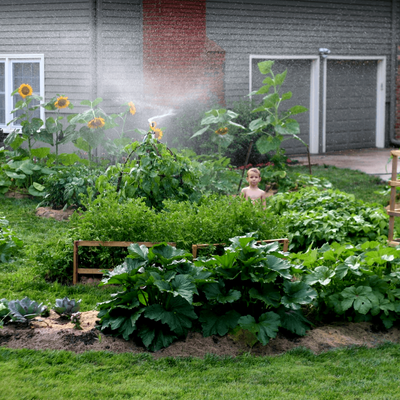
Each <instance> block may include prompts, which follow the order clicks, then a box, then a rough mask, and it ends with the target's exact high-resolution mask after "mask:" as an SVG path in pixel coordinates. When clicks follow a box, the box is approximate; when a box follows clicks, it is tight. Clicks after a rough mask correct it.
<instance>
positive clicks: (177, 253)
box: [150, 243, 192, 266]
mask: <svg viewBox="0 0 400 400" xmlns="http://www.w3.org/2000/svg"><path fill="white" fill-rule="evenodd" d="M150 252H151V253H153V254H154V261H156V262H159V263H161V264H162V265H164V266H166V265H167V264H171V263H172V262H173V261H174V260H180V259H182V258H191V257H192V254H191V253H188V252H187V251H186V250H182V249H177V248H176V247H174V246H171V245H169V244H165V243H161V244H157V245H155V246H153V247H152V248H151V249H150Z"/></svg>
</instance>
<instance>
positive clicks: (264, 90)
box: [252, 85, 271, 95]
mask: <svg viewBox="0 0 400 400" xmlns="http://www.w3.org/2000/svg"><path fill="white" fill-rule="evenodd" d="M270 88H271V85H264V86H261V87H260V89H258V90H256V91H254V92H252V95H256V94H265V93H268V92H269V89H270Z"/></svg>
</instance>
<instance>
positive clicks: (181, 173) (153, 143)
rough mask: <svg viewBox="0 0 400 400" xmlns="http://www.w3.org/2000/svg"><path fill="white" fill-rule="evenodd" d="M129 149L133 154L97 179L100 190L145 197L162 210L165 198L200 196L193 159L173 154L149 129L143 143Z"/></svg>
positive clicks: (124, 196)
mask: <svg viewBox="0 0 400 400" xmlns="http://www.w3.org/2000/svg"><path fill="white" fill-rule="evenodd" d="M126 151H127V152H128V153H129V156H128V157H127V159H126V161H125V163H124V164H123V165H120V164H117V165H115V166H110V167H109V168H108V169H107V171H106V173H105V174H104V176H102V177H100V178H99V179H98V180H97V183H96V188H97V190H98V191H99V192H100V193H104V192H105V193H107V192H108V191H110V190H116V191H117V193H119V195H120V196H121V197H122V198H125V199H127V198H133V197H143V198H144V199H145V201H146V204H147V205H148V206H150V207H153V208H155V209H158V210H159V209H161V208H162V202H163V200H164V199H174V200H179V201H183V200H189V199H191V200H196V199H198V198H199V197H200V193H198V192H197V191H196V190H195V186H196V183H197V181H198V179H199V172H198V171H196V170H195V169H194V168H193V166H192V165H191V162H190V160H189V158H187V157H184V156H182V155H180V154H178V153H177V154H174V153H172V152H171V151H170V150H169V149H168V148H167V146H166V145H165V144H163V143H160V142H159V141H158V140H157V139H156V138H154V137H153V135H152V133H151V132H149V133H147V132H145V136H144V139H143V142H142V143H139V142H135V143H133V144H132V145H129V146H127V147H126ZM131 158H133V159H132V160H131ZM110 182H112V185H113V186H114V187H113V186H112V185H110Z"/></svg>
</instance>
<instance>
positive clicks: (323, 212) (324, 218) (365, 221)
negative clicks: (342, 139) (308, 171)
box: [269, 187, 389, 251]
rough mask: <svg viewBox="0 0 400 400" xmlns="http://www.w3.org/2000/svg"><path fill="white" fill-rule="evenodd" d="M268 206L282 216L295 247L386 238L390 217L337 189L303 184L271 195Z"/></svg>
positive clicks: (292, 244)
mask: <svg viewBox="0 0 400 400" xmlns="http://www.w3.org/2000/svg"><path fill="white" fill-rule="evenodd" d="M269 207H270V211H271V212H275V213H277V214H278V215H281V216H282V217H283V218H285V221H286V222H285V223H286V225H287V227H288V230H289V238H290V242H291V243H290V246H291V249H293V250H294V251H300V250H305V249H306V248H307V247H309V246H314V247H319V246H322V245H323V244H324V243H332V242H335V241H336V242H339V243H354V244H357V243H360V242H365V241H371V240H381V241H386V240H387V233H388V219H389V217H388V215H387V214H386V213H385V212H384V210H383V208H382V207H381V206H380V205H378V204H368V203H364V202H362V201H361V200H355V198H354V196H353V195H349V194H346V193H344V192H340V191H338V190H331V189H328V190H320V189H317V188H313V187H310V188H302V189H300V190H299V191H298V192H291V193H284V194H278V195H276V196H273V198H271V199H270V201H269Z"/></svg>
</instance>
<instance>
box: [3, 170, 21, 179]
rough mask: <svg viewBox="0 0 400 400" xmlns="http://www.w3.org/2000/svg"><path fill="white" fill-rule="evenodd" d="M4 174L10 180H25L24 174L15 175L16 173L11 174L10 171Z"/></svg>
mask: <svg viewBox="0 0 400 400" xmlns="http://www.w3.org/2000/svg"><path fill="white" fill-rule="evenodd" d="M4 172H5V174H6V175H7V176H8V177H9V178H11V179H25V178H26V175H25V174H17V173H16V172H12V171H4Z"/></svg>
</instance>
